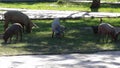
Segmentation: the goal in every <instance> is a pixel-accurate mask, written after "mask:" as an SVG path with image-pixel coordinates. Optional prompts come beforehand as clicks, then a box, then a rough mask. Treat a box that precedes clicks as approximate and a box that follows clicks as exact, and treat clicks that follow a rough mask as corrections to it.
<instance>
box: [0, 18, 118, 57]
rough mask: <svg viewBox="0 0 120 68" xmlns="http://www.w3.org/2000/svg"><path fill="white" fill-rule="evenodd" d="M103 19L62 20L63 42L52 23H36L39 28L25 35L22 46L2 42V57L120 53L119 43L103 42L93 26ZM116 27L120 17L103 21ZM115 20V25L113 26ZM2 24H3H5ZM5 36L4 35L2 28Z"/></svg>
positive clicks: (20, 44)
mask: <svg viewBox="0 0 120 68" xmlns="http://www.w3.org/2000/svg"><path fill="white" fill-rule="evenodd" d="M98 20H99V19H97V18H95V19H85V20H84V19H80V20H66V21H65V22H63V21H61V24H63V25H65V26H66V27H67V30H66V32H65V37H64V38H62V39H57V38H51V22H52V20H36V21H33V22H36V24H37V25H38V26H39V28H34V29H33V32H32V33H31V34H23V41H22V42H19V43H16V44H15V43H14V42H13V43H11V44H6V45H5V44H2V43H3V40H2V39H1V40H0V43H1V44H0V45H1V46H0V55H21V54H64V53H76V52H77V53H93V52H97V51H104V50H120V47H119V45H120V43H119V41H120V40H119V41H118V42H109V43H104V42H99V41H98V40H97V39H98V37H97V36H95V35H94V34H93V32H92V30H91V29H87V28H85V27H89V26H91V25H98V24H99V21H98ZM103 20H104V21H105V22H110V24H112V25H114V26H120V25H119V21H120V20H119V18H115V19H114V18H111V19H110V20H109V19H108V18H104V19H103ZM113 21H114V23H113ZM1 25H3V24H2V23H1ZM0 29H1V33H2V28H0Z"/></svg>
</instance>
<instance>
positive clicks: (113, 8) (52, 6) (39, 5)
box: [0, 2, 120, 12]
mask: <svg viewBox="0 0 120 68" xmlns="http://www.w3.org/2000/svg"><path fill="white" fill-rule="evenodd" d="M16 5H17V6H16ZM90 5H91V4H90V3H67V4H62V5H59V4H57V3H56V2H50V3H49V2H13V3H4V2H3V3H0V7H6V8H22V9H38V10H71V11H90ZM119 7H120V6H119V5H109V4H101V7H100V9H99V11H100V12H120V8H119Z"/></svg>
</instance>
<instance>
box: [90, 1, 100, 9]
mask: <svg viewBox="0 0 120 68" xmlns="http://www.w3.org/2000/svg"><path fill="white" fill-rule="evenodd" d="M90 8H91V10H97V11H98V9H99V8H100V0H93V2H92V4H91V6H90Z"/></svg>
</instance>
